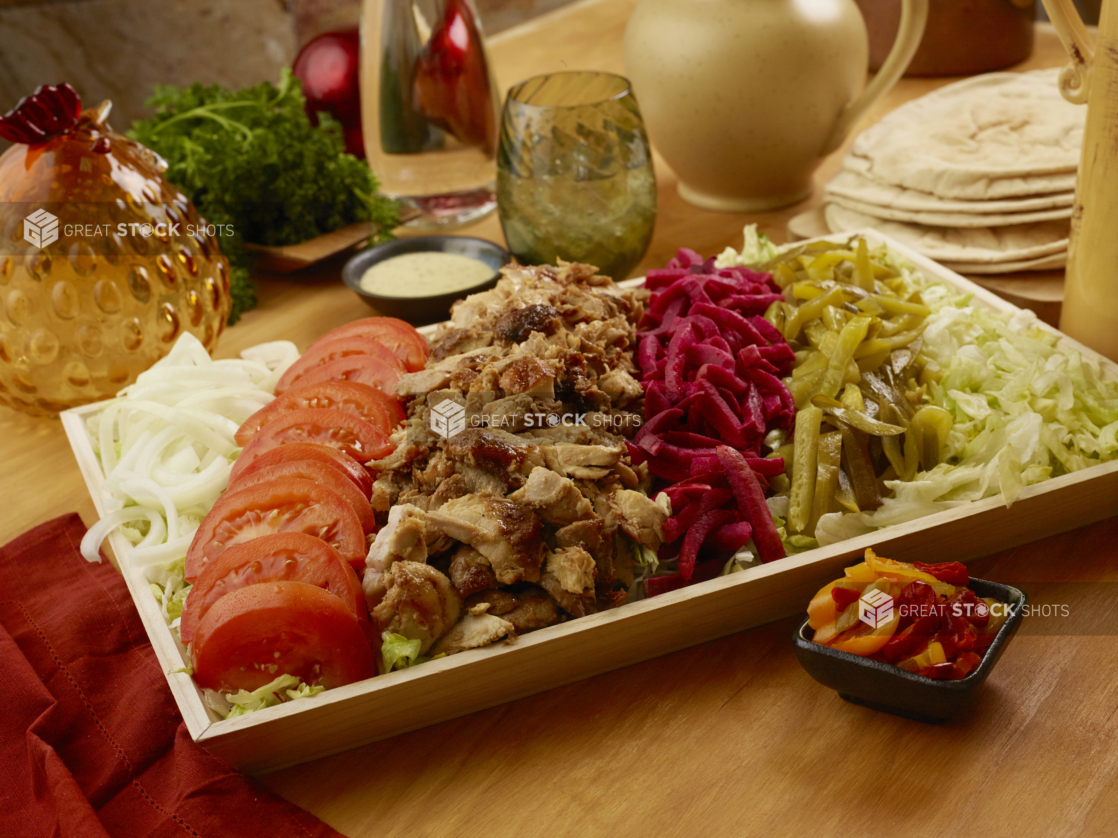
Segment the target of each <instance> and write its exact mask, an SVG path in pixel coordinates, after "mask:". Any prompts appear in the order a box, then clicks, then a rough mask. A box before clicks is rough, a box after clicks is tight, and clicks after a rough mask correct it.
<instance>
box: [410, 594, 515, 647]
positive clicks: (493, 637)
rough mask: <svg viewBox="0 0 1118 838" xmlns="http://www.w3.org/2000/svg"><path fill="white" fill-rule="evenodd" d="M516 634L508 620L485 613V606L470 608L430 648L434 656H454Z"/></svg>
mask: <svg viewBox="0 0 1118 838" xmlns="http://www.w3.org/2000/svg"><path fill="white" fill-rule="evenodd" d="M515 634H516V627H515V626H514V625H513V624H512V623H510V622H509V621H508V620H504V619H502V618H500V617H496V616H494V615H492V614H488V613H486V606H485V605H480V606H475V607H474V608H471V609H470V610H469V612H467V613H466V614H465V615H464V616H463V617H462V619H461V620H459V621H458V622H457V623H456V624H455V625H454V626H453V627H452V628H451V629H450V631H448V632H447V633H446V634H444V635H443V636H442V637H440V638H439V641H438V642H437V643H436V644H435V645H434V646H433V647H431V653H432V654H435V655H454V654H457V653H458V652H465V651H467V650H468V649H480V648H482V647H483V646H488V645H490V644H492V643H496V642H497V641H498V640H500V639H501V638H502V637H510V636H514V635H515Z"/></svg>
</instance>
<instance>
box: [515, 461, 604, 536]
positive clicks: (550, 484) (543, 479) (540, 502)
mask: <svg viewBox="0 0 1118 838" xmlns="http://www.w3.org/2000/svg"><path fill="white" fill-rule="evenodd" d="M509 499H510V500H514V501H516V502H517V503H523V504H525V505H526V506H530V507H531V508H532V509H534V510H535V512H536V514H537V515H539V516H540V519H541V520H542V521H544V522H545V523H548V524H552V525H554V526H556V527H564V526H566V525H567V524H571V523H574V522H575V521H577V520H579V519H580V518H589V517H590V516H591V515H592V514H593V513H594V508H593V506H591V504H590V501H588V500H587V499H586V498H585V497H584V496H583V494H582V492H580V491H579V490H578V486H576V485H575V484H574V481H573V480H570V479H568V478H566V477H563V476H562V475H559V474H556V473H555V472H554V471H551V470H550V469H546V468H538V467H537V468H534V469H532V473H531V474H529V475H528V482H527V483H525V484H524V485H523V486H522V487H520V488H519V489H517V490H516V491H515V492H513V493H512V494H511V495H509Z"/></svg>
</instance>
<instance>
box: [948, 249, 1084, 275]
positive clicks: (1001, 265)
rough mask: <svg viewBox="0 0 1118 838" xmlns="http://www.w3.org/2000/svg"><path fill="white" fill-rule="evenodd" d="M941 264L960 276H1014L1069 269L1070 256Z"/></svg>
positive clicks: (1059, 254)
mask: <svg viewBox="0 0 1118 838" xmlns="http://www.w3.org/2000/svg"><path fill="white" fill-rule="evenodd" d="M940 264H942V265H943V266H944V267H945V268H950V269H951V270H953V271H955V273H958V274H1012V273H1020V272H1022V271H1046V270H1055V269H1057V268H1064V267H1067V264H1068V255H1067V254H1066V253H1057V254H1056V255H1055V256H1044V257H1041V258H1040V259H1028V260H1025V261H1023V262H941V263H940Z"/></svg>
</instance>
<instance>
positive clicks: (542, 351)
mask: <svg viewBox="0 0 1118 838" xmlns="http://www.w3.org/2000/svg"><path fill="white" fill-rule="evenodd" d="M646 298H647V292H646V291H643V290H638V289H622V288H620V287H618V286H617V285H616V284H614V283H613V282H612V280H610V279H609V278H608V277H603V276H599V275H597V272H596V271H595V269H594V268H592V267H590V266H587V265H580V264H573V263H571V264H567V263H560V264H559V265H558V266H537V267H522V266H519V265H510V266H508V267H506V268H505V269H504V270H503V271H502V277H501V279H500V280H499V281H498V282H497V285H496V286H495V287H494V288H492V289H491V290H488V291H485V292H482V293H480V294H474V295H472V296H470V297H467V298H466V299H464V300H460V301H459V302H457V303H455V305H454V307H453V309H452V312H451V322H450V323H449V324H447V325H446V326H444V327H442V328H441V329H440V330H439V331H438V332H437V333H436V334H435V335H434V336H433V337H432V338H431V350H432V351H431V356H430V358H429V360H428V366H427V368H426V369H424V370H421V371H419V372H415V373H409V374H407V375H404V376H402V377H401V379H400V383H399V385H398V387H397V391H398V393H399V394H400V395H403V396H407V397H409V398H410V399H411V400H410V402H409V403H408V405H407V413H408V421H407V425H406V429H407V432H406V441H405V442H404V443H402V444H401V446H400V447H401V448H404V449H405V450H406V451H407V456H406V457H396V458H395V459H393V458H386V459H385V460H381V461H376V462H372V463H369V464H368V465H369V468H370V469H373V470H376V471H378V472H379V474H378V477H377V480H376V481H375V484H374V486H375V490H376V491H375V497H376V509H377V510H378V516H381V517H383V515H384V505H385V502H386V501H388V500H391V501H393V502H395V503H397V504H404V503H406V504H410V505H411V506H412V507H413V508H415V509H416V510H417V512H414V513H410V517H408V519H407V520H408V521H410V522H411V523H410V526H412V527H413V528H414V529H419V528H420V525H422V526H421V528H422V534H421V537H417V536H416V534H415V532H414V530H413V531H412V534H411V536H410V538H411V540H412V541H413V542H414V544H415V549H416V550H417V552H418V550H419V545H420V544H422V545H423V547H424V548H425V549H426V554H425V557H424V558H425V560H426V561H427V562H430V564H421V563H415V562H412V561H410V560H409V559H408V558H407V557H404V556H397V555H396V554H395V552H394V551H392V550H389V547H390V546H391V545H392V544H393V543H394V541H393V539H394V538H395V536H394V535H392V529H393V528H392V527H390V526H389V525H386V527H385V529H386V530H388V531H389V534H387V535H383V534H382V535H378V536H377V539H376V540H375V541H374V547H376V545H377V544H379V543H380V540H381V538H382V537H383V538H385V542H384V545H383V546H382V547H381V548H379V549H382V550H384V551H385V557H384V558H377V569H376V570H374V569H373V568H372V566H371V565H370V571H369V572H370V573H373V574H374V577H375V578H374V579H373V580H371V581H370V583H369V587H370V588H371V589H373V590H374V591H375V592H376V593H379V594H380V597H381V598H380V600H379V601H378V602H377V604H376V605H375V607H374V609H373V610H374V612H375V615H376V617H377V619H378V625H380V626H381V628H382V630H387V628H386V627H387V626H390V625H400V626H406V625H408V624H409V620H410V619H411V618H410V617H408V616H406V615H410V614H412V613H413V611H414V609H412V610H408V609H406V608H405V609H404V610H400V608H398V607H397V608H396V610H395V611H393V610H392V609H393V607H395V606H394V603H396V604H402V603H406V602H410V601H413V600H414V599H415V597H414V596H413V595H412V594H409V596H411V599H408V597H405V595H404V593H403V592H404V591H405V589H406V588H407V586H408V585H411V586H412V587H416V586H418V588H417V591H419V592H427V593H429V594H430V596H429V597H428V598H427V599H424V600H422V601H423V602H425V603H429V604H430V606H431V609H432V610H438V608H437V607H436V606H437V604H438V602H441V600H437V597H438V596H441V594H442V593H444V592H445V591H446V590H449V591H450V592H452V593H453V594H454V596H455V597H458V598H461V599H462V600H464V601H465V602H466V603H467V607H470V606H479V607H480V606H485V608H486V609H487V610H484V611H478V612H477V613H470V614H466V615H461V614H456V615H454V619H453V620H447V621H444V622H443V623H442V624H440V625H441V626H442V631H443V632H444V635H445V637H444V638H443V639H442V640H439V642H438V644H437V645H435V646H434V647H433V648H435V649H437V650H439V651H446V652H447V653H448V654H449V653H451V652H454V651H461V650H463V649H467V648H476V647H477V646H479V645H485V644H487V643H490V642H493V641H495V640H497V639H500V638H501V637H508V636H515V634H518V633H523V632H525V631H533V630H535V629H538V628H542V627H544V626H547V625H553V624H554V623H556V622H559V621H561V620H563V619H566V618H567V615H570V616H576V617H577V616H582V615H585V614H591V613H594V612H596V611H598V610H599V609H602V608H611V607H615V606H616V605H618V604H619V603H620V602H621V601H623V600H624V598H625V596H626V593H627V587H626V583H625V581H624V580H625V579H628V580H629V581H631V573H625V572H621V571H625V570H626V568H630V567H631V565H632V559H631V554H632V553H633V551H635V550H636V548H635V546H634V544H633V542H634V541H636V542H639V543H640V544H643V545H646V546H648V547H650V548H651V549H658V548H659V539H660V538H661V536H662V526H663V522H664V519H663V518H662V517H660V513H661V512H662V511H663V510H662V509H661V508H660V507H657V506H656V505H655V504H654V503H653V502H652V501H650V500H648V499H647V498H646V497H645V496H644V495H643V494H641V492H640V490H641V489H646V490H647V489H648V487H649V485H650V482H651V478H650V477H649V473H648V469H647V466H637V465H634V464H633V462H632V459H631V457H630V455H629V450H628V447H627V445H626V440H627V439H629V438H631V437H632V436H633V434H634V433H635V431H636V429H637V428H638V427H639V425H640V421H641V419H640V413H641V411H642V410H643V399H644V394H643V391H642V390H641V387H640V385H639V383H638V382H637V380H636V366H635V365H634V363H633V351H634V349H635V348H636V325H637V322H638V321H639V320H640V318H641V316H642V314H643V310H644V301H645V299H646ZM386 472H387V473H386ZM638 498H639V499H640V500H638ZM403 523H404V518H398V519H393V521H390V522H389V524H395V528H396V529H399V528H400V527H401V526H402V525H403ZM378 556H379V553H378ZM431 565H435V566H437V568H445V569H446V576H443V575H442V574H441V573H439V570H438V569H436V567H431ZM420 567H423V568H427V570H425V571H419V570H418V568H420ZM619 572H620V576H619ZM408 574H411V575H408ZM416 574H426V575H425V576H423V578H422V579H421V580H418V581H417V580H416V579H415V578H413V577H414V576H415V575H416ZM397 575H399V577H400V578H399V579H397ZM394 580H396V587H393V582H394ZM421 582H422V584H421ZM424 584H425V585H426V588H423V585H424ZM398 590H399V591H400V592H401V593H395V592H396V591H398ZM431 597H435V599H432V598H431ZM436 600H437V601H436ZM444 610H446V609H444ZM402 615H403V616H402ZM444 616H445V615H444ZM459 618H460V619H459ZM413 622H414V621H413ZM451 626H453V628H451ZM393 630H395V629H393ZM399 633H403V634H405V636H409V637H410V636H411V635H407V634H406V632H403V631H401V632H399Z"/></svg>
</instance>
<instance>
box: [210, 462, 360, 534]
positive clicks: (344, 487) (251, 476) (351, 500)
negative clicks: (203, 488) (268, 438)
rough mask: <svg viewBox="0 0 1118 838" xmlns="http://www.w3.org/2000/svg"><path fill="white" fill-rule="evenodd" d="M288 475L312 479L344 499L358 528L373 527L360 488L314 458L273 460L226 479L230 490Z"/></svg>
mask: <svg viewBox="0 0 1118 838" xmlns="http://www.w3.org/2000/svg"><path fill="white" fill-rule="evenodd" d="M280 447H282V446H280ZM289 477H295V478H298V479H300V480H313V481H314V482H315V483H317V484H319V485H320V486H325V487H326V488H327V489H332V490H333V491H335V492H337V493H338V494H339V495H341V496H342V497H343V498H345V502H346V503H348V504H349V506H350V508H351V509H352V510H353V511H354V512H355V513H356V514H357V520H358V521H360V522H361V529H362V531H363V532H365V534H366V535H367V534H368V533H371V532H372V531H373V530H375V529H376V528H377V519H376V516H375V515H373V508H372V507H371V506H369V499H368V498H367V497H365V496H364V495H363V494H361V490H360V489H358V488H357V487H356V486H354V485H353V481H351V480H350V479H349V478H348V477H346V476H345V474H343V473H342V471H341V470H340V469H338V468H336V467H335V466H334V465H332V464H331V465H327V464H326V463H317V462H315V461H314V460H288V461H287V462H286V463H276V464H275V465H270V466H267V467H265V468H260V469H246V470H245V471H244V472H243V473H242V474H241V475H240V476H239V477H238V478H237V479H236V480H231V481H230V482H229V489H230V490H231V491H233V490H237V489H244V488H247V487H249V486H256V485H257V484H259V483H267V482H268V481H270V480H283V479H284V478H289Z"/></svg>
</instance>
